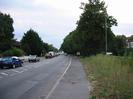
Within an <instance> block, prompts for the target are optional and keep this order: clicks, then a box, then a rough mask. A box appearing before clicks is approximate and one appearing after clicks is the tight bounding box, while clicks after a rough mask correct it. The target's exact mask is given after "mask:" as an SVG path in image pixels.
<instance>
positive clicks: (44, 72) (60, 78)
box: [0, 55, 89, 99]
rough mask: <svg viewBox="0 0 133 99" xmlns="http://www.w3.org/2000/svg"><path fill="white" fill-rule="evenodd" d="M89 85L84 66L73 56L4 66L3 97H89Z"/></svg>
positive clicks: (0, 73)
mask: <svg viewBox="0 0 133 99" xmlns="http://www.w3.org/2000/svg"><path fill="white" fill-rule="evenodd" d="M88 87H89V84H88V81H87V80H86V77H85V73H84V70H83V67H82V65H81V63H80V62H79V59H78V58H76V57H73V56H64V55H60V56H58V57H55V58H51V59H43V58H42V59H41V61H40V62H36V63H24V66H23V67H19V68H15V69H0V99H89V95H88V94H89V89H88Z"/></svg>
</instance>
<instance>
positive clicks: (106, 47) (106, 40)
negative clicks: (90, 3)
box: [105, 11, 108, 54]
mask: <svg viewBox="0 0 133 99" xmlns="http://www.w3.org/2000/svg"><path fill="white" fill-rule="evenodd" d="M107 51H108V38H107V11H105V53H106V54H107Z"/></svg>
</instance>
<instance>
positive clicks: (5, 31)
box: [0, 12, 14, 51]
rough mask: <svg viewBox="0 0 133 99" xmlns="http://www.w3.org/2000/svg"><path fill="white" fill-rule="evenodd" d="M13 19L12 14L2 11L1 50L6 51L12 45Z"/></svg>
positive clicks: (0, 15)
mask: <svg viewBox="0 0 133 99" xmlns="http://www.w3.org/2000/svg"><path fill="white" fill-rule="evenodd" d="M13 31H14V28H13V19H12V18H11V17H10V15H7V14H3V13H1V12H0V50H1V51H5V50H8V49H10V48H11V47H12V43H13V42H12V40H13V37H14V34H13Z"/></svg>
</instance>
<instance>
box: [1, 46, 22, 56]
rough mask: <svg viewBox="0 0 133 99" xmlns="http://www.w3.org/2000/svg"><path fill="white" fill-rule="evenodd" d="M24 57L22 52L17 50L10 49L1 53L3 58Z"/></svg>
mask: <svg viewBox="0 0 133 99" xmlns="http://www.w3.org/2000/svg"><path fill="white" fill-rule="evenodd" d="M22 55H24V51H23V50H22V49H19V48H12V49H10V50H7V51H5V52H3V56H22Z"/></svg>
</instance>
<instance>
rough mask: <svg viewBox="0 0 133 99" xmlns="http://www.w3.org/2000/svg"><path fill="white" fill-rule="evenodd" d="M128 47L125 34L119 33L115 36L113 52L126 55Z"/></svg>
mask: <svg viewBox="0 0 133 99" xmlns="http://www.w3.org/2000/svg"><path fill="white" fill-rule="evenodd" d="M126 47H127V44H126V37H125V36H124V35H118V36H116V37H115V42H114V48H113V53H114V54H115V55H121V56H122V55H124V53H125V49H126Z"/></svg>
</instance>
